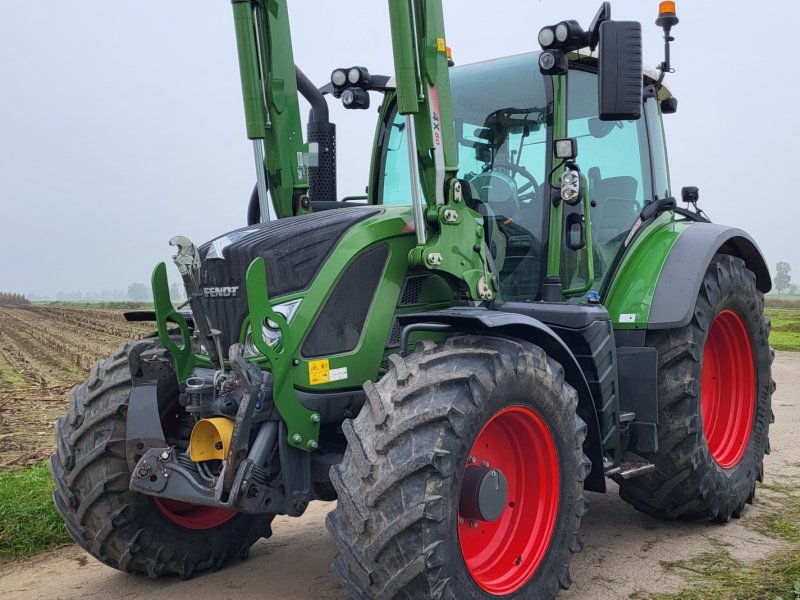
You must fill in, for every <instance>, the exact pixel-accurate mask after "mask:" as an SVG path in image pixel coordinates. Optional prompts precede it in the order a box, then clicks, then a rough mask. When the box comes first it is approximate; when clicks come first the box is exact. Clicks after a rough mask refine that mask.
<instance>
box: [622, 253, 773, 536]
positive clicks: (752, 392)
mask: <svg viewBox="0 0 800 600" xmlns="http://www.w3.org/2000/svg"><path fill="white" fill-rule="evenodd" d="M769 331H770V324H769V320H768V319H767V318H766V316H765V315H764V296H763V294H762V293H761V292H759V291H758V289H757V288H756V278H755V274H754V273H753V272H752V271H750V270H749V269H748V268H747V267H746V266H745V263H744V261H742V260H741V259H740V258H736V257H733V256H728V255H724V254H717V255H715V256H714V258H713V260H712V261H711V265H710V266H709V267H708V270H707V271H706V274H705V277H704V279H703V283H702V285H701V286H700V293H699V295H698V297H697V301H696V304H695V308H694V314H693V317H692V320H691V322H690V323H689V324H688V325H686V326H685V327H682V328H680V329H674V330H667V331H651V332H649V333H648V336H647V344H648V345H649V346H652V347H655V348H656V349H657V350H658V402H659V424H658V443H659V447H658V451H657V452H655V453H652V454H643V456H644V458H646V459H648V460H649V461H650V462H652V463H653V464H654V465H655V467H656V468H655V471H654V472H652V473H649V474H647V475H643V476H641V477H637V478H634V479H629V480H621V481H619V483H620V496H621V497H622V499H623V500H625V501H626V502H628V503H629V504H631V505H633V506H634V507H635V508H636V509H638V510H640V511H642V512H645V513H648V514H651V515H654V516H656V517H660V518H667V519H676V518H680V519H684V520H690V521H700V520H706V521H716V522H721V523H725V522H727V521H729V520H730V518H731V517H735V518H738V517H740V516H741V514H742V511H743V510H744V507H745V504H752V503H753V498H754V497H755V491H756V481H762V478H763V475H764V454H765V453H767V454H768V453H769V438H768V433H769V424H770V422H772V420H773V417H772V410H771V400H772V392H773V391H774V389H775V384H774V382H773V381H772V358H773V352H772V349H771V348H770V346H769Z"/></svg>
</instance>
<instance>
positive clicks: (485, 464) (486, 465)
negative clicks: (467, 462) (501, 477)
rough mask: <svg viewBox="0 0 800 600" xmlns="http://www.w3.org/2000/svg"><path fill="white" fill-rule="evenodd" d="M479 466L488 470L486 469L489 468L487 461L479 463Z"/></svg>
mask: <svg viewBox="0 0 800 600" xmlns="http://www.w3.org/2000/svg"><path fill="white" fill-rule="evenodd" d="M481 465H482V466H484V467H486V468H487V469H488V468H489V461H488V460H485V461H483V462H482V463H481Z"/></svg>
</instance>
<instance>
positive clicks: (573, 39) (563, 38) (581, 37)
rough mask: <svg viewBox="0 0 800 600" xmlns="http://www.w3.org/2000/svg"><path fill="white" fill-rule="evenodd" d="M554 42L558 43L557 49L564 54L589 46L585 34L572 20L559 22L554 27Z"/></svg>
mask: <svg viewBox="0 0 800 600" xmlns="http://www.w3.org/2000/svg"><path fill="white" fill-rule="evenodd" d="M556 41H557V42H558V47H559V48H561V50H563V51H565V52H569V51H571V50H577V49H579V48H583V47H584V46H588V45H589V40H588V39H587V36H586V32H585V31H584V30H583V27H581V26H580V24H579V23H578V22H577V21H574V20H569V21H561V23H559V24H558V25H556Z"/></svg>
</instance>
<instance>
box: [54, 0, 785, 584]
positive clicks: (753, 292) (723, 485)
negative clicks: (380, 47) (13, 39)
mask: <svg viewBox="0 0 800 600" xmlns="http://www.w3.org/2000/svg"><path fill="white" fill-rule="evenodd" d="M286 5H287V2H286V0H270V1H267V0H233V12H234V17H235V23H236V35H237V44H238V53H239V62H240V67H241V78H242V87H243V93H244V104H245V114H246V118H247V132H248V137H249V138H250V139H252V140H253V144H254V149H255V157H256V165H257V185H256V190H255V192H254V195H253V198H252V200H251V205H250V209H249V217H248V220H249V224H248V225H247V226H246V227H243V228H241V229H238V230H236V231H233V232H229V233H226V234H224V235H221V236H220V237H218V238H216V239H214V240H212V241H210V242H208V243H206V244H204V245H202V246H199V247H196V246H195V245H194V244H193V243H192V242H191V241H190V240H188V239H186V238H184V237H176V238H173V240H171V243H172V244H173V245H175V246H176V248H177V252H176V254H175V256H174V261H175V263H176V265H177V267H178V270H179V271H180V273H181V276H182V278H183V281H184V284H185V286H186V290H187V294H188V298H189V299H188V306H186V307H178V308H175V307H174V306H173V304H172V303H171V301H170V297H169V293H168V283H167V276H166V267H165V265H164V264H163V263H162V264H160V265H158V266H157V267H156V269H155V271H154V273H153V290H154V301H155V310H154V311H152V312H138V313H129V314H128V318H129V319H138V320H151V321H154V322H155V323H156V324H157V334H154V335H153V337H151V338H147V339H144V340H141V341H138V342H133V343H131V344H127V345H126V346H124V347H123V348H121V349H120V351H119V352H118V353H117V354H116V355H114V356H112V357H111V358H109V359H107V360H104V361H101V362H99V363H98V364H97V365H95V367H94V368H93V370H92V373H91V376H90V378H89V379H88V381H86V382H85V383H83V384H81V385H79V386H77V387H76V388H75V389H74V390H73V391H72V393H71V396H70V407H69V412H68V414H67V415H66V416H65V417H64V418H62V419H61V420H60V421H59V423H58V426H57V440H58V449H57V452H56V453H55V454H54V455H53V457H52V460H51V465H52V472H53V477H54V479H55V482H56V492H55V503H56V506H57V507H58V510H59V511H60V513H61V514H62V515H63V517H64V520H65V521H66V524H67V527H68V529H69V532H70V534H71V535H72V537H73V538H74V539H75V540H76V542H77V543H78V544H80V545H81V546H82V547H83V548H85V549H86V550H87V551H88V552H89V553H90V554H92V555H93V556H95V557H96V558H98V559H99V560H101V561H102V562H104V563H105V564H107V565H110V566H112V567H114V568H117V569H120V570H122V571H126V572H132V573H143V574H146V575H148V576H151V577H156V576H159V575H168V574H178V575H180V576H181V577H189V576H191V575H192V574H193V573H195V572H196V571H199V570H203V569H209V568H210V569H218V568H220V567H221V566H222V565H223V563H225V561H226V560H227V559H228V558H230V557H232V556H238V557H240V558H243V557H245V556H246V555H247V553H248V549H249V548H250V546H251V545H252V544H253V543H254V542H255V541H256V540H258V539H259V538H261V537H269V535H270V533H271V529H270V523H271V521H272V519H273V517H274V516H275V515H290V516H301V515H302V514H303V513H304V511H305V510H306V508H307V507H308V505H309V503H310V502H311V501H313V500H325V501H331V500H337V504H336V508H335V509H334V510H333V511H331V512H330V514H329V515H328V516H327V526H328V529H329V531H330V533H331V535H332V536H333V538H334V540H335V542H336V546H337V548H338V554H337V555H336V557H335V559H334V561H333V569H334V571H335V572H336V574H337V576H338V577H339V579H340V581H341V583H342V585H343V586H344V588H345V589H346V590H347V593H348V594H349V595H351V596H352V597H354V598H382V599H383V598H386V599H388V598H452V599H456V598H458V599H465V598H474V599H480V598H483V599H486V598H495V597H508V598H552V597H554V596H555V595H556V594H557V593H558V590H559V589H563V588H568V587H569V585H570V575H569V563H570V559H571V555H572V554H573V553H575V552H578V551H579V550H580V549H581V546H582V541H581V534H580V521H581V517H582V516H583V515H584V514H585V513H586V511H587V508H588V505H587V500H586V497H585V495H584V491H585V490H589V491H593V492H605V491H606V482H607V479H608V478H611V479H612V480H614V481H616V482H617V483H618V484H619V489H620V495H621V496H622V498H623V500H625V501H626V502H629V503H631V504H632V505H633V506H634V507H636V508H637V509H639V510H641V511H644V512H646V513H649V514H651V515H654V516H656V517H659V518H669V519H688V520H711V521H717V522H725V521H728V520H729V519H730V518H731V517H739V516H740V515H741V514H742V511H743V510H744V508H745V505H746V504H747V503H752V501H753V496H754V494H755V490H756V482H757V481H759V480H760V479H761V478H762V475H763V458H764V454H765V453H767V452H768V451H769V441H768V437H767V434H768V428H769V423H770V420H771V415H772V413H771V409H770V401H771V394H772V391H773V388H774V384H773V382H772V378H771V360H772V356H771V351H770V347H769V344H768V333H769V321H768V320H767V319H766V317H765V316H764V302H763V294H764V293H765V292H767V291H769V289H770V286H771V281H770V276H769V273H768V270H767V267H766V264H765V261H764V258H763V256H762V254H761V252H760V251H759V249H758V247H757V245H756V243H755V242H754V241H753V240H752V239H751V237H750V236H749V235H747V234H746V233H745V232H743V231H741V230H738V229H733V228H730V227H724V226H721V225H716V224H712V223H710V221H709V220H708V218H707V217H706V216H705V215H704V213H703V212H702V211H701V210H699V209H698V208H697V200H698V191H697V189H696V188H683V190H682V200H683V202H684V203H686V206H685V207H684V206H678V204H677V202H676V200H675V198H674V197H673V194H672V189H671V185H670V180H669V171H668V165H667V156H666V149H665V141H664V132H663V129H662V115H663V114H665V113H673V112H675V110H676V108H677V101H676V100H675V98H673V97H672V96H671V94H670V92H669V91H668V90H667V88H666V87H665V86H664V84H663V79H664V74H665V73H667V72H669V71H670V69H671V67H670V64H669V43H670V41H671V40H672V37H671V28H672V27H673V26H674V25H675V24H676V23H677V22H678V19H677V17H676V15H675V12H674V10H675V9H674V3H671V2H665V3H662V5H661V11H660V14H659V17H658V21H657V24H658V25H660V26H661V27H662V28H663V31H664V38H665V45H666V54H665V60H664V62H663V63H662V64H661V65H660V68H659V69H658V70H652V71H650V70H644V69H643V67H642V45H641V26H640V24H639V23H636V22H630V21H614V20H612V19H611V9H610V5H609V3H607V2H605V3H603V4H602V6H601V8H600V10H599V12H598V13H597V15H596V16H595V18H594V20H593V22H592V23H591V25H590V26H589V27H588V28H587V29H584V28H583V27H581V25H579V24H578V23H577V22H576V21H574V20H567V21H563V22H561V23H558V24H557V25H555V26H551V27H544V28H543V29H542V30H541V32H540V33H539V37H538V41H539V44H540V46H541V50H540V51H537V52H531V53H530V54H523V55H520V56H513V57H508V58H500V59H496V60H490V61H487V62H482V63H478V64H472V65H466V66H463V67H456V68H452V66H451V62H452V61H451V60H450V59H449V57H448V51H447V45H446V42H445V34H444V25H443V22H444V19H443V11H442V5H441V0H389V10H390V18H391V31H392V44H393V50H394V63H395V75H394V77H389V76H380V75H375V74H371V73H370V72H369V71H368V70H367V69H366V68H364V67H361V66H356V67H352V68H348V69H335V70H334V71H333V73H332V76H331V81H330V83H328V84H326V85H325V86H324V87H322V88H317V87H316V86H315V85H313V84H312V83H311V82H310V81H309V80H308V78H307V77H306V76H305V75H304V74H303V73H302V72H301V71H300V70H299V69H297V68H296V66H295V64H294V59H293V56H292V44H291V37H290V30H289V22H288V16H287V6H286ZM298 94H300V95H302V96H303V97H304V98H306V99H307V100H308V102H309V103H310V105H311V112H310V116H309V122H308V125H307V128H306V131H307V137H306V139H305V140H304V139H303V133H302V128H301V122H300V105H299V99H298ZM375 97H381V98H382V100H381V104H380V110H379V116H378V122H377V127H376V130H375V143H374V151H373V155H372V164H371V169H370V175H369V185H368V188H367V195H366V196H362V197H348V198H345V199H344V200H342V199H340V198H339V196H338V195H337V190H336V187H337V186H336V128H335V125H334V124H332V123H331V122H330V119H329V114H328V104H327V102H328V100H329V98H335V99H340V100H341V101H342V102H343V104H344V106H345V107H347V108H352V109H365V108H367V107H369V105H370V101H371V98H375Z"/></svg>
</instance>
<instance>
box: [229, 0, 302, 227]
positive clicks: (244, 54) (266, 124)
mask: <svg viewBox="0 0 800 600" xmlns="http://www.w3.org/2000/svg"><path fill="white" fill-rule="evenodd" d="M287 2H288V0H232V3H233V15H234V21H235V24H236V44H237V49H238V54H239V71H240V74H241V80H242V95H243V99H244V112H245V119H246V122H247V137H248V138H249V139H251V140H253V147H254V151H255V156H256V169H257V176H258V190H259V201H260V204H261V215H262V220H265V219H266V218H267V215H272V216H273V217H277V218H282V217H289V216H292V215H296V214H301V213H305V212H309V211H310V202H309V199H308V194H307V192H308V147H307V146H306V145H305V144H304V143H303V131H302V128H301V125H300V102H299V98H298V96H297V77H296V75H295V65H294V56H293V53H292V36H291V31H290V28H289V14H288V9H287ZM265 155H266V156H265ZM267 188H269V195H270V198H272V204H273V208H274V213H271V212H270V211H269V210H268V201H267V197H266V192H267Z"/></svg>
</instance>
